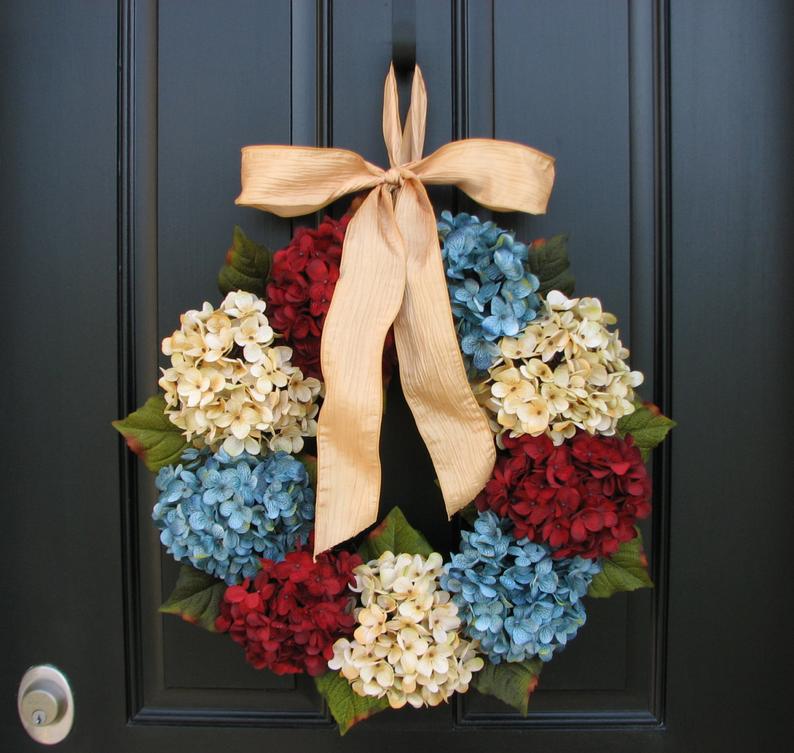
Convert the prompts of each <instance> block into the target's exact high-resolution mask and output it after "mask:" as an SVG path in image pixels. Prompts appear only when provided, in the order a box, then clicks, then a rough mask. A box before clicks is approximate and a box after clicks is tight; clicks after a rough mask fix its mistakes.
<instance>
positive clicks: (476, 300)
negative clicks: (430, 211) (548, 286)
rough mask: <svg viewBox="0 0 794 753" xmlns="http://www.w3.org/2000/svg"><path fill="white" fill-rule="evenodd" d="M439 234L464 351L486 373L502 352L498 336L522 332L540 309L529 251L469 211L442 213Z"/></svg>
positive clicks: (473, 365)
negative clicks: (528, 260)
mask: <svg viewBox="0 0 794 753" xmlns="http://www.w3.org/2000/svg"><path fill="white" fill-rule="evenodd" d="M438 234H439V237H440V238H441V255H442V258H443V259H444V266H445V269H446V272H447V278H448V281H447V286H448V288H449V297H450V302H451V304H452V314H453V316H454V317H455V320H456V325H457V330H458V338H459V340H460V346H461V350H462V351H463V354H464V358H465V360H466V361H467V366H468V367H469V368H470V369H473V370H474V371H475V372H478V371H486V370H487V369H489V368H490V367H491V366H492V365H493V363H494V361H495V360H496V359H497V357H498V356H499V348H498V345H497V342H498V340H499V339H500V338H501V337H503V336H505V335H507V336H511V337H512V336H513V335H517V334H518V333H519V332H520V331H521V330H522V329H524V327H525V326H526V325H527V324H528V323H529V322H531V321H532V320H533V319H534V318H535V317H536V316H537V314H538V310H539V309H540V306H541V302H540V298H539V297H538V294H537V292H536V291H537V289H538V287H539V285H540V283H539V282H538V278H537V277H535V275H533V274H532V273H531V272H530V271H529V269H528V268H527V259H528V258H529V249H528V248H527V246H526V244H524V243H520V242H519V241H517V240H515V238H514V237H513V236H512V235H511V234H510V233H508V232H507V231H506V230H502V229H501V228H498V227H496V225H494V223H493V222H480V221H479V220H478V219H477V218H476V217H474V216H472V215H469V214H465V213H461V214H458V215H455V216H454V217H453V216H452V214H451V213H450V212H442V214H441V218H440V220H439V221H438Z"/></svg>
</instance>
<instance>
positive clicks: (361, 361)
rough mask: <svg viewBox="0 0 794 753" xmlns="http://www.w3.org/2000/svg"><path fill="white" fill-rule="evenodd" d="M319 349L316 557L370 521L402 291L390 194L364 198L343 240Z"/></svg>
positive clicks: (383, 192) (373, 514) (375, 505)
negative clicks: (386, 348) (391, 341)
mask: <svg viewBox="0 0 794 753" xmlns="http://www.w3.org/2000/svg"><path fill="white" fill-rule="evenodd" d="M343 249H344V250H343V253H342V264H341V269H340V275H339V280H338V282H337V283H336V289H335V291H334V297H333V299H332V302H331V307H330V309H329V311H328V316H327V317H326V320H325V324H324V326H323V335H322V343H321V352H320V357H321V362H322V370H323V379H324V381H325V388H326V392H325V401H324V403H323V407H322V410H321V412H320V419H319V428H318V432H317V466H318V468H317V470H318V473H317V478H318V480H317V501H316V510H315V526H314V553H315V556H316V555H317V554H319V553H320V552H323V551H325V550H326V549H329V548H330V547H332V546H334V545H336V544H338V543H340V542H342V541H345V540H346V539H349V538H350V537H351V536H354V535H355V534H357V533H358V532H359V531H361V530H363V529H364V528H367V527H368V526H370V525H372V524H373V523H375V522H376V520H377V517H378V502H379V499H380V476H381V471H380V457H379V439H380V425H381V418H382V414H383V372H382V368H383V366H382V359H383V342H384V340H385V338H386V333H387V332H388V331H389V327H391V325H392V322H393V321H394V317H395V316H396V315H397V312H398V310H399V308H400V302H401V301H402V297H403V291H404V288H405V251H404V249H403V244H402V240H401V238H400V235H399V233H398V232H397V227H396V224H395V221H394V210H393V206H392V199H391V195H390V193H389V190H388V188H387V187H385V186H380V187H378V188H376V189H374V190H373V191H371V192H370V194H369V196H367V198H366V200H365V201H364V203H363V204H362V205H361V207H359V209H358V211H357V212H356V214H355V216H354V217H353V219H352V220H351V221H350V224H349V225H348V228H347V232H346V233H345V241H344V247H343Z"/></svg>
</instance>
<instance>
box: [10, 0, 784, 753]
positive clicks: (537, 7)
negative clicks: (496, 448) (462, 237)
mask: <svg viewBox="0 0 794 753" xmlns="http://www.w3.org/2000/svg"><path fill="white" fill-rule="evenodd" d="M393 1H394V2H397V1H398V0H393ZM415 5H416V24H415V28H416V35H415V40H413V41H415V47H416V55H417V58H418V61H419V62H420V64H421V65H422V68H423V71H424V74H425V78H426V80H427V84H428V90H429V96H430V110H429V123H428V134H427V139H426V146H427V150H426V151H428V152H429V151H430V150H432V149H435V148H436V147H438V146H439V145H441V144H442V143H445V142H447V141H450V140H452V139H456V138H461V137H464V136H496V137H499V138H504V139H511V140H517V141H521V142H524V143H527V144H530V145H532V146H534V147H537V148H539V149H542V150H543V151H546V152H549V153H551V154H553V155H555V156H556V158H557V168H558V173H557V175H558V177H557V185H556V188H555V192H554V195H553V198H552V203H551V209H550V212H549V214H548V215H547V216H545V217H543V218H527V217H517V216H504V217H501V218H500V219H499V221H500V223H501V224H503V225H506V226H508V227H514V228H515V229H516V230H517V231H518V234H519V236H520V237H522V238H524V239H532V238H534V237H538V236H544V235H547V234H552V233H559V232H567V233H569V234H570V252H571V256H572V260H573V264H574V268H575V272H576V277H577V283H578V289H579V291H580V292H583V293H586V294H591V295H597V296H599V297H601V298H602V299H603V300H604V302H605V306H606V308H608V309H609V310H610V311H614V312H615V313H616V314H617V315H618V317H619V319H620V321H621V324H622V327H621V329H622V332H623V335H624V341H627V342H628V344H629V345H630V347H631V348H632V351H633V364H634V365H635V366H636V367H638V368H640V369H642V370H643V371H644V372H645V373H646V375H647V384H646V388H645V394H646V397H648V398H651V399H654V400H655V401H656V402H658V403H659V404H661V405H662V406H663V408H664V409H665V410H666V411H667V412H669V413H671V414H672V415H673V416H674V417H675V418H676V419H677V420H678V422H679V428H678V429H677V430H676V431H675V432H674V436H673V438H672V440H671V442H670V444H669V446H668V447H667V448H666V449H664V450H662V451H661V452H660V453H659V454H657V456H656V458H655V460H654V468H653V471H654V479H655V481H654V483H655V487H654V488H655V512H654V517H653V520H652V521H650V522H649V525H648V527H647V530H646V540H647V541H648V544H649V550H650V557H651V565H652V571H653V575H654V579H655V581H656V583H657V588H656V589H655V590H654V591H653V592H638V593H636V594H633V595H631V596H630V597H629V598H625V597H622V596H619V597H616V598H614V599H611V600H609V601H606V602H598V603H593V604H592V605H591V606H590V619H589V621H588V625H587V628H586V629H585V630H583V631H582V633H581V635H580V637H579V638H578V639H577V640H576V642H575V643H574V644H572V646H571V647H570V649H569V650H567V651H566V652H565V653H564V654H563V655H562V656H561V657H560V658H559V659H557V660H555V661H554V662H553V663H552V664H550V665H549V666H548V667H547V669H546V670H545V671H544V673H543V677H542V682H541V686H540V690H538V692H537V693H536V694H535V696H534V697H533V699H532V702H531V713H530V714H529V716H528V717H527V718H526V719H523V718H521V717H519V716H517V715H515V714H513V713H511V712H510V711H509V710H508V709H507V707H502V706H500V705H499V704H498V703H497V702H496V701H492V700H486V699H485V698H483V697H480V696H478V695H477V694H476V693H471V694H469V695H467V696H466V697H465V698H463V699H462V700H460V701H459V702H457V703H455V704H453V705H451V706H449V707H442V708H439V709H433V710H428V711H422V712H415V711H409V710H406V711H402V712H390V713H386V714H382V715H380V716H379V717H377V718H376V719H374V720H372V721H371V722H369V723H367V724H366V725H364V726H362V727H359V728H357V729H355V730H354V731H353V732H351V733H350V735H348V736H347V737H346V738H344V739H341V740H340V738H339V737H338V736H337V734H336V731H335V730H334V729H333V726H332V724H331V722H330V720H329V717H328V715H327V713H326V711H325V709H324V708H323V705H322V703H321V701H320V700H319V698H318V697H317V695H316V694H315V693H314V690H313V686H312V684H311V683H310V682H307V681H304V680H301V679H299V680H297V681H295V680H293V679H290V678H277V677H274V676H272V675H269V674H266V673H259V672H256V671H254V670H253V669H251V668H249V667H248V666H247V665H246V664H245V663H244V662H243V660H242V657H241V654H240V652H239V650H238V648H237V647H236V646H235V645H234V644H233V643H231V642H230V641H226V640H219V639H217V638H216V637H214V636H211V635H208V634H205V633H203V632H202V631H199V630H197V629H194V628H191V627H190V626H189V625H187V624H184V623H181V622H180V621H178V620H176V619H173V618H163V617H162V616H161V615H159V614H158V613H157V606H158V605H159V603H160V602H161V600H162V598H163V596H164V595H165V594H167V592H168V591H169V589H170V587H171V586H172V584H173V581H174V578H175V572H176V570H175V567H174V563H173V562H171V561H170V560H168V559H167V558H165V557H163V555H162V554H161V551H160V547H159V544H158V540H157V534H156V531H155V530H154V528H153V527H152V525H151V522H150V519H149V515H150V510H151V506H152V503H153V498H154V488H153V485H152V481H151V477H150V476H149V474H147V473H146V472H145V470H143V469H142V468H140V467H139V466H138V465H136V463H135V462H134V460H133V459H131V457H130V456H129V455H128V453H127V452H126V450H125V449H124V448H123V447H122V446H121V445H120V443H119V441H118V439H117V437H116V435H115V433H114V432H113V430H112V429H111V428H110V421H111V420H112V419H113V418H115V417H117V416H120V415H124V414H126V413H127V412H128V411H129V410H130V409H131V408H133V407H134V406H136V405H138V404H139V403H140V402H141V401H142V400H143V399H144V398H145V397H146V396H147V395H149V394H150V393H152V392H153V391H154V388H155V380H156V367H157V358H158V343H159V340H160V338H161V337H162V336H163V335H165V334H166V333H168V332H170V331H171V330H172V329H173V328H174V325H175V322H176V321H177V317H178V314H179V312H181V311H183V310H185V309H187V308H190V307H193V306H195V305H196V304H198V303H200V302H201V301H203V300H205V298H207V299H214V297H215V296H216V292H215V290H214V279H215V274H216V272H217V268H218V267H219V265H220V263H221V260H222V257H223V253H224V250H225V249H226V247H227V246H228V242H229V239H230V234H231V229H232V227H233V225H234V224H235V223H238V224H240V225H242V226H243V227H244V228H245V229H246V230H247V232H248V233H249V234H250V235H251V236H253V237H254V238H256V239H257V240H260V241H265V242H266V243H267V244H268V245H270V246H272V247H275V248H278V247H279V246H281V245H283V244H284V243H285V242H286V241H287V240H288V238H289V237H290V234H291V231H292V227H293V226H294V225H295V223H292V224H291V223H290V222H288V221H284V220H279V219H276V218H274V217H271V216H265V215H263V214H261V213H258V212H256V211H254V210H248V209H242V208H236V207H235V206H234V203H233V199H234V197H235V195H236V193H237V191H238V189H239V148H240V147H241V146H242V145H245V144H251V143H294V144H312V145H314V144H319V145H334V146H340V147H349V148H352V149H354V150H356V151H357V152H360V153H362V154H363V155H364V156H365V157H366V158H367V159H369V160H371V161H373V162H376V163H378V164H383V163H384V161H385V154H384V149H383V144H382V137H381V131H380V117H381V92H382V83H383V77H384V74H385V71H386V69H387V66H388V61H389V58H390V56H391V54H392V43H393V39H392V37H393V34H392V30H393V18H394V17H397V18H401V19H404V14H400V13H397V14H394V13H393V10H394V9H393V8H392V3H391V2H389V1H388V0H377V1H375V0H373V1H371V2H370V1H367V2H364V1H363V0H334V1H333V2H332V1H331V0H316V1H315V0H294V1H293V2H288V0H235V1H234V2H223V1H222V0H194V2H190V3H187V2H181V1H180V0H160V2H159V3H158V2H156V0H119V1H118V2H111V1H109V0H105V2H98V1H96V0H71V1H70V2H51V1H50V2H47V1H45V0H18V1H17V2H13V0H6V2H3V3H2V6H0V82H1V86H0V97H2V106H1V107H0V230H1V232H2V256H0V259H2V261H1V263H2V277H1V278H0V279H2V283H3V292H4V294H5V312H6V318H5V326H4V327H3V337H2V343H3V344H4V345H5V348H4V350H3V352H4V353H5V354H6V356H8V361H6V362H5V364H4V367H3V369H2V373H3V389H2V391H1V392H0V395H2V412H1V413H0V415H2V417H3V420H4V425H3V431H2V454H1V455H0V457H1V458H2V467H3V471H4V472H3V481H4V484H3V503H2V505H3V506H2V511H3V515H2V518H1V520H2V526H3V531H4V533H5V535H4V537H3V544H2V546H1V547H0V557H1V558H2V571H0V579H2V583H3V590H2V593H3V618H2V619H1V620H0V625H1V626H2V628H1V630H2V633H1V635H2V646H3V650H2V651H0V683H2V685H1V686H0V687H2V699H3V700H2V703H0V724H2V729H1V731H0V735H1V736H2V740H3V744H2V745H0V747H1V748H2V749H3V750H4V751H9V753H12V752H13V753H17V751H19V752H21V751H32V750H35V749H36V745H35V744H34V743H33V742H32V741H31V740H30V739H28V738H27V736H26V735H25V734H24V733H23V731H22V729H21V726H20V724H19V721H18V719H17V717H16V709H15V704H14V699H15V696H16V684H17V682H18V681H19V679H20V677H21V676H22V673H23V672H24V670H25V669H26V668H27V667H28V666H30V665H33V664H38V663H44V662H52V663H54V664H56V665H58V666H59V667H61V668H62V669H63V670H64V671H65V672H66V674H67V675H68V676H69V677H70V679H71V681H72V684H73V688H74V692H75V699H76V723H75V727H74V730H73V732H72V734H71V735H70V737H69V738H67V740H66V741H65V742H64V743H63V744H62V745H61V749H62V750H64V751H75V752H79V753H144V752H146V753H166V752H171V751H175V750H185V751H188V750H190V751H194V752H195V753H210V752H213V753H214V752H215V751H218V750H224V751H230V753H231V752H233V753H238V751H245V750H279V751H281V750H283V751H295V752H296V753H299V752H303V751H320V750H322V751H331V750H340V751H341V750H350V751H372V750H379V749H383V750H392V749H393V750H405V751H415V752H416V753H428V752H429V751H434V750H450V751H460V752H461V753H463V752H464V751H471V752H472V753H474V752H475V751H483V750H489V749H500V750H546V751H553V752H555V753H556V752H558V751H559V752H560V753H565V752H566V751H577V752H578V753H585V752H589V751H610V752H611V753H618V752H620V751H627V752H628V751H631V752H632V753H635V752H636V751H660V752H661V751H681V752H682V753H690V752H691V753H694V751H719V752H720V753H726V752H727V751H761V752H763V753H774V752H775V751H783V750H786V749H787V746H786V745H785V744H784V743H783V742H778V740H779V739H785V738H783V735H784V733H786V732H788V733H789V735H790V733H791V731H792V727H791V715H790V713H789V712H788V709H787V705H788V704H787V703H786V700H787V698H788V697H789V696H790V691H789V684H790V681H789V677H788V676H787V675H788V674H790V672H786V670H787V669H788V670H790V667H791V651H790V632H791V619H792V616H793V615H792V608H791V595H792V588H791V583H790V579H789V578H790V575H789V570H790V567H789V563H790V560H791V557H790V554H789V551H790V548H791V535H790V531H791V526H792V516H791V512H790V511H791V495H790V491H789V490H790V486H791V483H790V473H789V468H790V463H789V454H790V447H791V442H790V433H791V429H790V427H791V424H792V418H794V416H793V415H792V410H791V405H792V402H791V397H790V396H789V394H788V387H789V386H790V383H791V378H790V374H791V370H792V367H794V357H793V355H792V346H791V332H792V330H794V315H793V314H792V311H794V307H792V306H791V294H790V290H791V288H790V287H789V286H790V285H791V280H792V274H791V273H792V266H793V263H792V259H794V253H793V252H794V248H792V240H791V239H792V238H793V237H794V211H793V210H792V207H794V183H792V180H791V175H792V168H794V154H793V153H792V145H791V144H792V142H791V138H790V133H791V129H792V126H794V115H793V113H792V98H791V81H792V80H794V56H792V54H791V41H790V40H791V39H792V32H794V12H793V11H792V8H791V7H790V4H789V3H786V2H782V1H781V2H775V1H774V0H669V1H667V0H655V1H654V0H630V1H629V0H597V1H596V0H562V1H561V0H553V1H552V0H495V1H494V2H487V1H486V0H468V1H467V0H434V2H424V3H419V2H418V3H416V4H415ZM409 26H410V24H409ZM409 41H410V40H409ZM408 46H410V45H408ZM432 198H433V200H434V202H435V203H436V205H437V207H438V209H439V211H440V209H442V208H445V207H451V208H454V207H456V206H460V207H461V208H462V207H464V206H466V203H465V201H464V200H463V199H460V198H459V197H456V196H453V195H452V193H451V192H450V191H447V190H439V191H436V192H434V193H433V194H432ZM307 221H312V218H308V220H307ZM384 434H385V437H386V439H385V445H384V453H383V454H384V459H385V481H384V496H383V509H386V508H388V507H390V506H392V505H394V504H397V503H399V504H400V506H401V507H402V508H403V509H404V510H405V511H406V513H407V514H408V515H409V517H410V518H411V519H412V521H413V522H414V523H415V524H416V525H417V527H420V528H423V529H424V530H425V531H426V533H427V534H428V536H429V537H430V538H431V540H433V541H436V542H438V544H439V546H444V545H445V544H446V543H447V542H448V540H449V532H448V530H447V527H446V524H445V521H444V520H443V517H442V513H441V511H440V509H437V506H436V505H435V504H430V503H429V502H428V500H429V499H431V498H432V499H435V497H431V495H433V494H434V492H433V486H432V484H433V482H432V479H433V474H432V467H431V465H430V463H429V460H428V459H427V457H426V454H425V451H424V449H423V447H422V445H421V443H420V440H419V438H418V436H417V434H416V431H415V428H414V426H413V422H412V420H411V418H410V415H409V413H408V412H407V410H406V408H405V406H404V404H403V403H402V401H401V398H400V396H399V390H398V389H397V388H396V386H395V388H394V389H393V390H392V393H391V395H390V399H389V410H388V415H387V419H386V425H385V429H384ZM406 467H410V468H411V469H412V472H411V473H410V474H406V473H405V472H404V469H405V468H406Z"/></svg>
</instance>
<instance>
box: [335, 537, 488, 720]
mask: <svg viewBox="0 0 794 753" xmlns="http://www.w3.org/2000/svg"><path fill="white" fill-rule="evenodd" d="M441 572H442V559H441V555H440V554H437V553H436V552H433V554H431V555H430V556H428V557H427V558H426V559H425V558H424V557H422V556H421V555H418V554H415V555H410V554H398V555H395V554H392V553H391V552H384V553H383V554H382V555H381V556H380V557H379V558H378V559H377V560H372V561H371V562H368V563H367V564H365V565H360V566H359V567H357V568H356V569H355V570H354V573H355V576H356V585H355V586H354V587H353V590H354V591H357V592H359V593H360V594H361V606H360V607H359V608H358V609H356V621H357V623H358V627H357V628H356V630H355V632H354V633H353V640H348V639H347V638H340V639H339V640H338V641H336V643H335V644H334V656H333V658H332V659H331V661H330V662H328V666H329V667H330V668H331V669H338V670H340V671H341V674H342V676H343V677H345V678H346V679H347V680H348V681H349V682H350V684H351V686H352V688H353V690H354V691H355V692H356V693H358V695H361V696H375V697H377V698H382V697H383V696H386V697H387V698H388V700H389V705H390V706H391V707H392V708H400V707H402V706H404V705H405V704H406V703H408V704H410V705H411V706H413V707H414V708H419V707H421V706H437V705H438V704H440V703H442V702H443V701H447V700H448V699H449V697H450V696H451V695H452V694H453V693H455V692H458V693H465V692H466V691H467V690H468V689H469V683H470V682H471V678H472V674H473V673H474V672H477V671H479V670H480V669H482V668H483V666H484V662H483V660H482V658H481V657H480V656H478V655H477V648H478V645H479V644H478V643H477V641H469V640H466V639H464V638H462V637H461V636H460V635H459V634H458V629H459V628H460V618H459V617H458V608H457V606H455V604H454V603H453V602H452V601H450V595H449V593H448V592H447V591H444V590H442V589H441V588H440V587H439V583H438V577H439V575H440V574H441Z"/></svg>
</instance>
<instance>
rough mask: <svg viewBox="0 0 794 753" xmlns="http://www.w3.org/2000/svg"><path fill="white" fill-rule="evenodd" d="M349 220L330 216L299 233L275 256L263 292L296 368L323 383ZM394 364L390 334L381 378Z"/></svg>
mask: <svg viewBox="0 0 794 753" xmlns="http://www.w3.org/2000/svg"><path fill="white" fill-rule="evenodd" d="M350 219H351V215H349V214H346V215H345V216H344V217H342V219H341V220H339V221H338V222H337V221H336V220H334V219H333V218H331V217H326V218H325V219H324V220H323V221H322V222H321V223H320V226H319V227H318V228H317V229H316V230H313V229H311V228H307V227H301V228H298V230H297V231H296V232H295V235H294V236H293V238H292V240H291V241H290V242H289V245H288V246H286V248H282V249H280V250H278V251H276V253H275V254H273V265H272V269H271V276H270V281H269V282H268V284H267V286H266V289H265V300H266V301H267V315H268V318H269V319H270V325H271V326H272V327H273V329H274V330H276V332H278V333H280V334H282V335H283V336H284V339H285V341H286V343H287V344H288V345H289V346H290V347H291V348H292V363H293V364H294V365H296V366H299V367H300V368H301V370H302V371H303V373H304V375H305V376H310V377H316V378H317V379H322V378H323V377H322V372H321V371H320V335H321V333H322V329H323V324H325V317H326V315H327V314H328V309H329V307H330V305H331V298H332V297H333V294H334V288H335V287H336V281H337V280H338V279H339V263H340V260H341V259H342V243H343V241H344V238H345V230H346V229H347V225H348V223H349V222H350ZM395 363H396V357H395V349H394V336H393V335H392V333H391V330H390V331H389V333H388V335H387V336H386V342H385V343H384V347H383V374H384V377H385V378H388V377H389V376H390V375H391V372H392V369H393V367H394V364H395Z"/></svg>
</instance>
